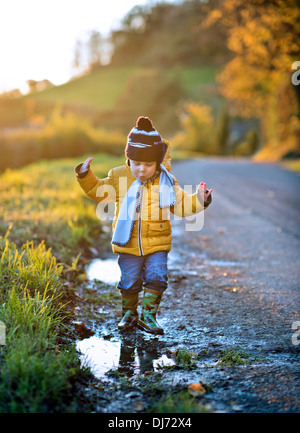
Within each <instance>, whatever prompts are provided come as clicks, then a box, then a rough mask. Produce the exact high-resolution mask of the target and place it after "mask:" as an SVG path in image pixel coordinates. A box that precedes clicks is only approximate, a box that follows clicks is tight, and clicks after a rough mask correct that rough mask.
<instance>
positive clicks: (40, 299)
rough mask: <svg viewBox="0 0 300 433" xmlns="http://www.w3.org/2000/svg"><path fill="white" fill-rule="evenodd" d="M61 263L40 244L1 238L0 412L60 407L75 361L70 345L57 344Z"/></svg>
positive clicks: (67, 404)
mask: <svg viewBox="0 0 300 433" xmlns="http://www.w3.org/2000/svg"><path fill="white" fill-rule="evenodd" d="M61 272H62V266H61V265H58V264H57V263H56V259H55V257H53V255H52V254H51V252H50V250H49V249H48V250H47V249H46V247H45V245H44V244H40V245H39V246H37V247H34V246H33V244H32V243H26V244H25V245H24V246H23V247H22V248H19V249H18V248H17V247H16V245H15V244H14V243H12V242H10V241H9V240H8V239H7V238H6V237H4V238H1V239H0V275H1V279H0V320H1V321H2V322H3V323H4V324H5V327H6V345H5V346H1V348H0V413H14V412H18V413H20V412H26V413H28V412H59V411H61V410H62V409H64V410H66V411H68V410H71V409H72V408H73V407H75V406H76V404H75V402H73V401H72V398H70V396H69V395H68V392H69V391H70V390H71V389H72V380H73V378H74V377H75V375H77V374H79V372H80V366H79V362H78V358H77V355H76V351H75V348H74V347H73V346H72V345H68V346H64V347H59V345H58V340H57V337H58V334H59V330H60V329H61V328H62V327H63V326H64V313H63V304H62V303H61V298H62V295H63V285H62V281H61V280H60V276H61Z"/></svg>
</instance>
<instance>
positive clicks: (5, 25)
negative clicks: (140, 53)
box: [0, 0, 171, 93]
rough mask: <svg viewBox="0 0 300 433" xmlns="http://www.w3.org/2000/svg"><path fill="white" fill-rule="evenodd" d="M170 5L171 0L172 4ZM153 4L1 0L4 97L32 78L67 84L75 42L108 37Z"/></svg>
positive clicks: (140, 0)
mask: <svg viewBox="0 0 300 433" xmlns="http://www.w3.org/2000/svg"><path fill="white" fill-rule="evenodd" d="M169 1H170V2H171V0H169ZM154 3H156V2H155V1H154V0H51V1H50V0H0V93H1V92H3V91H6V90H11V89H15V88H19V89H21V91H22V92H26V91H27V84H26V82H27V80H28V79H32V80H37V81H38V80H43V79H48V80H50V81H51V82H53V83H54V84H62V83H64V82H66V81H68V80H69V79H70V78H71V77H72V76H73V75H74V69H73V67H72V64H73V60H74V50H75V44H76V40H78V39H79V40H86V39H87V35H88V34H89V32H90V31H91V30H97V31H99V32H100V33H101V34H103V35H107V34H108V33H109V32H110V30H111V29H117V28H118V27H119V23H120V21H121V19H122V18H123V17H124V16H125V15H126V14H127V12H129V11H130V10H131V9H132V7H134V6H135V5H144V4H154Z"/></svg>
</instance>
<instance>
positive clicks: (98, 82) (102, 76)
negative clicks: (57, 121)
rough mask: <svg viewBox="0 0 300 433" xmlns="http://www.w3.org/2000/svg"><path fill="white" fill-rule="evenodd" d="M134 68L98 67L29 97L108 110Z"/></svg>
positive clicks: (112, 105)
mask: <svg viewBox="0 0 300 433" xmlns="http://www.w3.org/2000/svg"><path fill="white" fill-rule="evenodd" d="M135 69H136V68H135V67H122V68H103V69H99V70H98V71H94V72H92V73H91V74H89V75H85V76H82V77H79V78H77V79H74V80H72V81H69V82H68V83H66V84H62V85H61V86H57V87H52V88H50V89H47V90H44V91H42V92H37V93H35V94H31V95H30V99H33V100H37V101H48V102H59V101H61V102H64V103H67V104H68V103H71V104H76V105H86V106H88V105H89V106H91V107H93V108H95V109H97V110H109V109H111V108H113V107H114V105H115V103H116V101H117V98H118V97H119V96H120V94H121V93H122V91H123V89H124V86H125V83H126V80H127V78H128V77H129V75H130V74H131V73H132V72H133V71H134V70H135Z"/></svg>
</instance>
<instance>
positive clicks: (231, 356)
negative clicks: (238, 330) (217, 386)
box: [217, 346, 266, 368]
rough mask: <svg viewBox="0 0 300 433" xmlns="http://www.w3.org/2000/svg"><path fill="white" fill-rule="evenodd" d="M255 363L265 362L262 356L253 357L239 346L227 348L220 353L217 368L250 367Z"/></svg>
mask: <svg viewBox="0 0 300 433" xmlns="http://www.w3.org/2000/svg"><path fill="white" fill-rule="evenodd" d="M255 361H258V362H259V361H266V359H265V358H264V357H263V356H260V355H258V356H257V355H255V356H252V355H251V353H250V352H249V351H247V350H245V349H243V348H241V347H240V346H234V347H228V348H227V349H225V350H224V351H222V352H220V354H219V357H218V364H217V366H218V367H221V368H222V367H234V366H236V365H250V364H252V363H253V362H255Z"/></svg>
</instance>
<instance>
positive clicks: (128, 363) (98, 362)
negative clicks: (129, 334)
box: [76, 336, 175, 379]
mask: <svg viewBox="0 0 300 433" xmlns="http://www.w3.org/2000/svg"><path fill="white" fill-rule="evenodd" d="M76 348H77V350H78V351H80V352H81V355H80V359H81V362H82V363H83V364H84V365H88V366H90V368H91V370H92V372H93V374H94V375H95V377H97V378H98V379H101V378H103V377H105V374H106V373H107V372H108V371H110V370H113V371H115V372H117V371H118V372H120V373H123V372H124V373H127V374H128V375H136V374H139V373H144V372H146V371H159V370H160V369H161V368H162V367H166V366H172V365H175V361H174V360H173V359H171V358H168V357H167V355H164V354H163V355H162V354H161V353H160V352H159V351H157V350H156V349H155V348H151V349H149V350H148V349H147V350H145V349H144V348H142V347H139V346H136V345H135V344H132V343H131V344H128V342H125V343H124V344H122V340H121V339H120V340H116V339H113V340H105V339H103V338H100V337H96V336H92V337H89V338H86V339H84V340H81V341H78V342H77V345H76Z"/></svg>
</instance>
